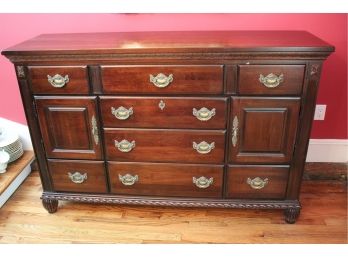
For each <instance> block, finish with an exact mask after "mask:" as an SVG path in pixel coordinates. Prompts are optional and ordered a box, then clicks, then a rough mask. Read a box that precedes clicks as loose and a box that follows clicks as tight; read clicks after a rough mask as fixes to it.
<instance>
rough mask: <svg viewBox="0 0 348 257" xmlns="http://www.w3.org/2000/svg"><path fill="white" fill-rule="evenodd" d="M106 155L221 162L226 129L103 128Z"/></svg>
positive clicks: (127, 158) (108, 156)
mask: <svg viewBox="0 0 348 257" xmlns="http://www.w3.org/2000/svg"><path fill="white" fill-rule="evenodd" d="M104 135H105V136H104V139H105V148H106V157H107V159H108V160H115V161H154V162H184V163H222V162H223V161H224V152H225V150H224V149H225V131H224V130H175V129H146V130H144V129H133V128H131V129H130V128H127V129H119V128H117V129H110V128H105V129H104Z"/></svg>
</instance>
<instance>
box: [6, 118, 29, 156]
mask: <svg viewBox="0 0 348 257" xmlns="http://www.w3.org/2000/svg"><path fill="white" fill-rule="evenodd" d="M0 127H4V128H9V129H11V130H14V131H16V132H17V134H18V135H19V137H20V139H21V140H22V144H23V149H24V150H33V145H32V144H31V139H30V134H29V129H28V126H26V125H23V124H20V123H17V122H14V121H11V120H7V119H4V118H1V117H0Z"/></svg>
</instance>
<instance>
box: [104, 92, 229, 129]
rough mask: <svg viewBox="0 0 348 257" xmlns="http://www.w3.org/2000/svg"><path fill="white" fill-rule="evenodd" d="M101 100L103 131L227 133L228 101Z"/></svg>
mask: <svg viewBox="0 0 348 257" xmlns="http://www.w3.org/2000/svg"><path fill="white" fill-rule="evenodd" d="M100 98H101V113H102V118H103V124H104V127H139V128H141V127H142V128H151V127H152V128H199V129H200V128H203V129H204V128H207V129H225V127H226V110H227V98H225V97H219V98H211V97H210V98H207V97H185V98H178V97H111V96H110V97H107V96H103V97H100Z"/></svg>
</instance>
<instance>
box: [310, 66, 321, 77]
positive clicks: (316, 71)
mask: <svg viewBox="0 0 348 257" xmlns="http://www.w3.org/2000/svg"><path fill="white" fill-rule="evenodd" d="M319 69H320V65H319V64H312V65H311V76H317V75H318V74H319V71H320V70H319Z"/></svg>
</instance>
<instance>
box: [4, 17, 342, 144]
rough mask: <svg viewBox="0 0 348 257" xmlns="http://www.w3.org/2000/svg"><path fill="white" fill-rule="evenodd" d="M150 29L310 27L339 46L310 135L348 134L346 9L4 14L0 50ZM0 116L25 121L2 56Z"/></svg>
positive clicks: (325, 73) (326, 71)
mask: <svg viewBox="0 0 348 257" xmlns="http://www.w3.org/2000/svg"><path fill="white" fill-rule="evenodd" d="M147 30H307V31H309V32H311V33H313V34H314V35H316V36H318V37H320V38H322V39H323V40H325V41H326V42H328V43H330V44H332V45H334V46H335V47H336V52H335V53H334V54H333V55H331V56H330V57H329V59H328V60H327V62H326V63H325V65H324V68H323V73H322V80H321V84H320V90H319V96H318V101H317V103H318V104H327V113H326V117H325V120H324V121H315V122H314V125H313V130H312V138H336V139H342V138H348V135H347V15H346V14H0V32H1V41H0V49H4V48H6V47H9V46H11V45H13V44H16V43H18V42H20V41H23V40H26V39H29V38H31V37H34V36H36V35H38V34H42V33H60V32H99V31H100V32H104V31H147ZM0 87H1V95H0V117H4V118H8V119H11V120H14V121H17V122H20V123H23V124H25V123H26V120H25V116H24V111H23V108H22V105H21V100H20V94H19V90H18V87H17V85H16V81H15V74H14V70H13V67H12V65H11V64H10V62H9V61H8V60H7V59H6V58H5V57H2V56H1V57H0Z"/></svg>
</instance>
